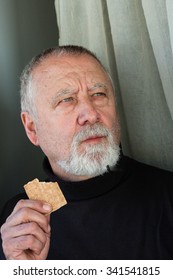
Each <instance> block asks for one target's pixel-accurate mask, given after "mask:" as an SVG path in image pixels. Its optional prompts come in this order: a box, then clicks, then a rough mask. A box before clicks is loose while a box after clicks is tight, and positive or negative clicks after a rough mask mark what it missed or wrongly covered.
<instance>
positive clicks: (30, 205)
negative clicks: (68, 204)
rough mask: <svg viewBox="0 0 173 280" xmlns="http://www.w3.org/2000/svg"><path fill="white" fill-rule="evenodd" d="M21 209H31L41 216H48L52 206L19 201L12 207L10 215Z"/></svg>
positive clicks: (37, 201)
mask: <svg viewBox="0 0 173 280" xmlns="http://www.w3.org/2000/svg"><path fill="white" fill-rule="evenodd" d="M21 208H31V209H34V210H36V211H38V212H40V213H43V214H48V213H50V212H51V211H52V206H51V205H50V204H48V203H46V202H44V201H41V200H32V199H21V200H19V201H18V203H17V204H16V206H15V207H14V209H13V212H12V214H14V213H16V212H17V211H18V210H19V209H21Z"/></svg>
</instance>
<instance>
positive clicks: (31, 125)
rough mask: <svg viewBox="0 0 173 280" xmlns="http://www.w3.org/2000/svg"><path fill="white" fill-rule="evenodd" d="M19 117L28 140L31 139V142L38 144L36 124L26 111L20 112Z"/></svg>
mask: <svg viewBox="0 0 173 280" xmlns="http://www.w3.org/2000/svg"><path fill="white" fill-rule="evenodd" d="M21 119H22V123H23V125H24V128H25V131H26V134H27V136H28V138H29V140H30V141H31V143H32V144H34V145H35V146H38V139H37V133H36V125H35V122H34V119H33V117H32V116H31V115H30V114H29V113H28V112H22V113H21Z"/></svg>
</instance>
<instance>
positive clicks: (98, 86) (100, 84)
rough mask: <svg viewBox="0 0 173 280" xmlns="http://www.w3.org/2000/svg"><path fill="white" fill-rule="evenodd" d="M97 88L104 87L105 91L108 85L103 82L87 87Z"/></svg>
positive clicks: (90, 89)
mask: <svg viewBox="0 0 173 280" xmlns="http://www.w3.org/2000/svg"><path fill="white" fill-rule="evenodd" d="M98 88H104V89H105V90H106V91H107V90H108V87H107V85H106V84H105V83H95V84H94V85H93V86H91V87H90V88H88V90H89V91H92V90H95V89H98Z"/></svg>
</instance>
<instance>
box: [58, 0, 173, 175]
mask: <svg viewBox="0 0 173 280" xmlns="http://www.w3.org/2000/svg"><path fill="white" fill-rule="evenodd" d="M55 7H56V13H57V22H58V27H59V44H60V45H64V44H75V45H82V46H85V47H87V48H89V49H90V50H92V51H93V52H95V53H96V54H97V56H98V57H99V58H100V59H101V60H102V62H103V64H104V65H105V67H106V68H107V69H108V71H109V72H110V74H111V76H112V79H113V81H114V85H115V92H116V97H117V103H118V111H119V115H120V120H121V131H122V132H121V134H122V146H123V150H124V153H125V154H127V155H129V156H131V157H133V158H135V159H137V160H140V161H143V162H145V163H148V164H152V165H155V166H158V167H161V168H165V169H168V170H173V1H172V0H167V1H166V0H157V1H156V0H87V1H81V0H72V1H69V0H56V1H55Z"/></svg>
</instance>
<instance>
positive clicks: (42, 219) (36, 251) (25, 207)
mask: <svg viewBox="0 0 173 280" xmlns="http://www.w3.org/2000/svg"><path fill="white" fill-rule="evenodd" d="M50 212H51V206H50V205H49V204H46V203H44V202H42V201H36V200H29V199H26V200H20V201H19V202H18V203H17V204H16V206H15V208H14V210H13V212H12V213H11V215H10V216H9V217H8V218H7V220H6V222H5V223H4V224H3V225H2V227H1V237H2V241H3V242H2V247H3V251H4V254H5V256H6V259H7V260H45V259H46V257H47V254H48V251H49V246H50V225H49V221H50V215H49V213H50ZM45 214H47V215H45Z"/></svg>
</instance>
